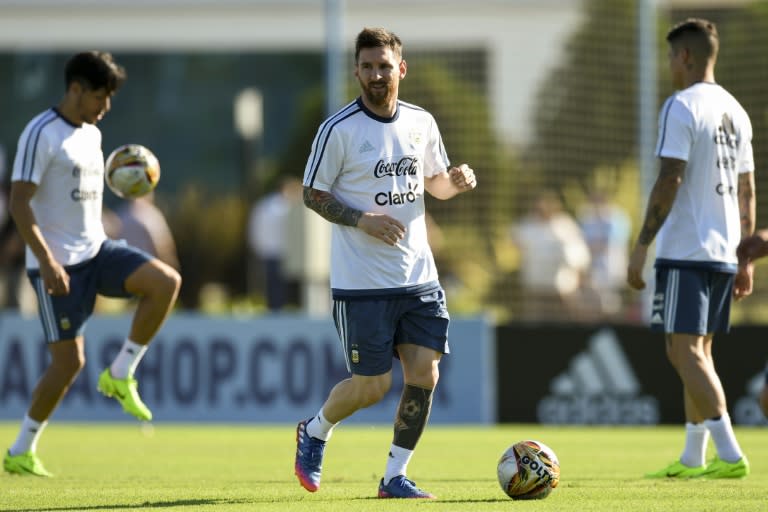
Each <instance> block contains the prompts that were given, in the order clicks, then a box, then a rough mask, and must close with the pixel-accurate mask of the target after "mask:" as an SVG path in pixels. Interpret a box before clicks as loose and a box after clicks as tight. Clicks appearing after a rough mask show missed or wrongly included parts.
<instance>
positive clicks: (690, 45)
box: [627, 19, 755, 478]
mask: <svg viewBox="0 0 768 512" xmlns="http://www.w3.org/2000/svg"><path fill="white" fill-rule="evenodd" d="M667 42H668V43H669V53H668V56H669V67H670V71H671V74H672V81H673V84H674V86H675V87H676V88H678V89H679V90H678V91H677V92H676V93H675V94H673V95H672V96H670V97H669V98H668V99H667V100H666V101H665V102H664V105H663V107H662V109H661V113H660V116H659V139H658V144H657V148H656V153H657V155H658V156H659V158H660V159H661V168H660V171H659V176H658V178H657V180H656V183H655V184H654V187H653V189H652V191H651V195H650V198H649V200H648V207H647V210H646V215H645V220H644V222H643V226H642V228H641V230H640V234H639V236H638V239H637V243H636V244H635V247H634V249H633V251H632V255H631V257H630V262H629V266H628V270H627V281H628V283H629V284H630V286H632V287H633V288H635V289H638V290H639V289H643V288H644V287H645V282H644V281H643V278H642V271H643V267H644V265H645V261H646V256H647V251H648V246H649V245H650V244H651V242H652V241H653V239H654V238H657V240H656V264H655V267H656V289H655V292H654V296H653V309H652V312H651V327H652V328H653V329H655V330H659V331H662V332H664V333H665V335H666V351H667V356H668V358H669V361H670V362H671V363H672V366H673V367H674V368H675V370H676V371H677V374H678V375H679V377H680V379H681V381H682V383H683V391H684V396H683V398H684V405H685V418H686V441H685V447H684V449H683V452H682V455H681V456H680V459H679V460H677V461H675V462H673V463H672V464H670V465H669V466H667V467H665V468H663V469H661V470H660V471H657V472H655V473H650V474H648V475H646V476H648V477H651V478H665V477H673V478H674V477H677V478H690V477H706V478H740V477H744V476H746V475H747V474H748V473H749V464H748V462H747V458H746V457H745V456H744V454H743V453H742V451H741V448H740V447H739V443H738V442H737V440H736V437H735V435H734V433H733V428H732V427H731V421H730V418H729V416H728V409H727V406H726V400H725V394H724V393H723V388H722V385H721V382H720V378H719V376H718V375H717V372H716V371H715V365H714V361H713V358H712V340H713V336H714V333H715V332H727V331H728V329H729V327H730V325H729V323H730V306H731V296H733V297H734V298H735V299H736V300H738V299H740V298H743V297H745V296H747V295H749V294H750V293H751V291H752V270H751V267H750V266H749V265H746V264H739V261H738V259H737V256H736V248H737V246H738V245H739V241H740V239H741V238H742V237H747V236H749V235H751V234H752V232H753V231H754V224H755V191H754V168H755V166H754V160H753V155H752V126H751V123H750V120H749V117H748V116H747V113H746V112H745V111H744V109H743V108H742V107H741V105H740V104H739V102H738V101H736V99H735V98H734V97H733V96H731V94H730V93H728V91H726V90H725V89H724V88H723V87H721V86H720V85H718V84H717V83H716V82H715V62H716V59H717V51H718V47H719V39H718V35H717V29H716V28H715V26H714V25H713V24H712V23H711V22H709V21H706V20H701V19H689V20H686V21H684V22H682V23H680V24H678V25H676V26H675V27H673V28H672V29H671V30H670V31H669V33H668V34H667ZM657 233H658V237H656V235H657ZM710 435H711V436H712V440H713V441H714V445H715V448H716V450H717V455H716V456H715V457H714V458H713V459H712V460H711V461H710V462H709V463H706V461H705V457H706V450H707V444H708V437H709V436H710Z"/></svg>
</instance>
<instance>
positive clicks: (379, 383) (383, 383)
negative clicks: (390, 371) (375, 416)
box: [357, 378, 392, 408]
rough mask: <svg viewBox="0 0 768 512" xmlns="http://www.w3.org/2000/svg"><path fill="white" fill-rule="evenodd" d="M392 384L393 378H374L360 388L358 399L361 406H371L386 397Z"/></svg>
mask: <svg viewBox="0 0 768 512" xmlns="http://www.w3.org/2000/svg"><path fill="white" fill-rule="evenodd" d="M391 385H392V379H391V378H389V379H387V378H380V379H373V380H371V381H368V382H366V383H365V385H364V386H361V387H360V388H358V393H357V400H358V403H359V405H360V408H364V407H369V406H371V405H373V404H376V403H378V402H380V401H381V400H382V398H384V396H385V395H386V394H387V392H388V391H389V388H390V387H391Z"/></svg>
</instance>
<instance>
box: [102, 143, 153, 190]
mask: <svg viewBox="0 0 768 512" xmlns="http://www.w3.org/2000/svg"><path fill="white" fill-rule="evenodd" d="M104 180H105V181H106V183H107V186H108V187H109V189H110V190H111V191H112V192H114V193H115V194H116V195H117V196H119V197H122V198H124V199H136V198H137V197H141V196H144V195H146V194H148V193H150V192H151V191H152V190H154V189H155V187H156V186H157V182H158V181H159V180H160V163H159V162H158V160H157V157H156V156H155V155H154V153H152V151H150V150H149V149H147V148H145V147H144V146H141V145H139V144H125V145H123V146H120V147H119V148H117V149H115V150H114V151H113V152H112V153H110V155H109V157H107V162H106V164H104Z"/></svg>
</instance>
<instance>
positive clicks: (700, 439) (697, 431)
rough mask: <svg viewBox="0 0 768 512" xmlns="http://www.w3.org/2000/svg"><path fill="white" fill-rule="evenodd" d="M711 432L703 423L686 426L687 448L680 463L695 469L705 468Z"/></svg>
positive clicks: (681, 456) (687, 424)
mask: <svg viewBox="0 0 768 512" xmlns="http://www.w3.org/2000/svg"><path fill="white" fill-rule="evenodd" d="M707 441H709V430H707V427H706V425H704V424H703V423H690V422H689V423H686V424H685V448H684V449H683V454H682V455H680V462H682V463H683V464H685V465H686V466H689V467H692V468H695V467H699V466H703V465H704V462H705V461H706V458H707Z"/></svg>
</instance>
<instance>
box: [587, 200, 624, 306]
mask: <svg viewBox="0 0 768 512" xmlns="http://www.w3.org/2000/svg"><path fill="white" fill-rule="evenodd" d="M578 221H579V226H580V227H581V231H582V234H583V235H584V240H585V241H586V243H587V247H589V256H590V265H589V269H588V271H587V275H586V279H585V282H584V288H583V290H584V292H585V301H586V303H587V304H589V305H590V307H589V308H588V309H589V310H588V311H585V314H586V316H588V317H590V318H592V319H594V320H605V319H619V316H620V314H621V313H622V310H623V300H622V294H621V292H622V290H624V289H625V287H626V276H627V261H628V260H627V258H628V252H629V236H630V222H629V216H628V215H627V213H626V212H625V211H624V210H623V209H622V208H621V207H619V206H618V205H616V204H613V203H612V202H611V201H610V200H609V199H608V195H607V194H606V192H604V191H601V190H594V191H592V192H591V193H590V196H589V202H588V203H587V205H586V207H585V208H584V209H583V210H582V211H581V213H580V215H579V218H578Z"/></svg>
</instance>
